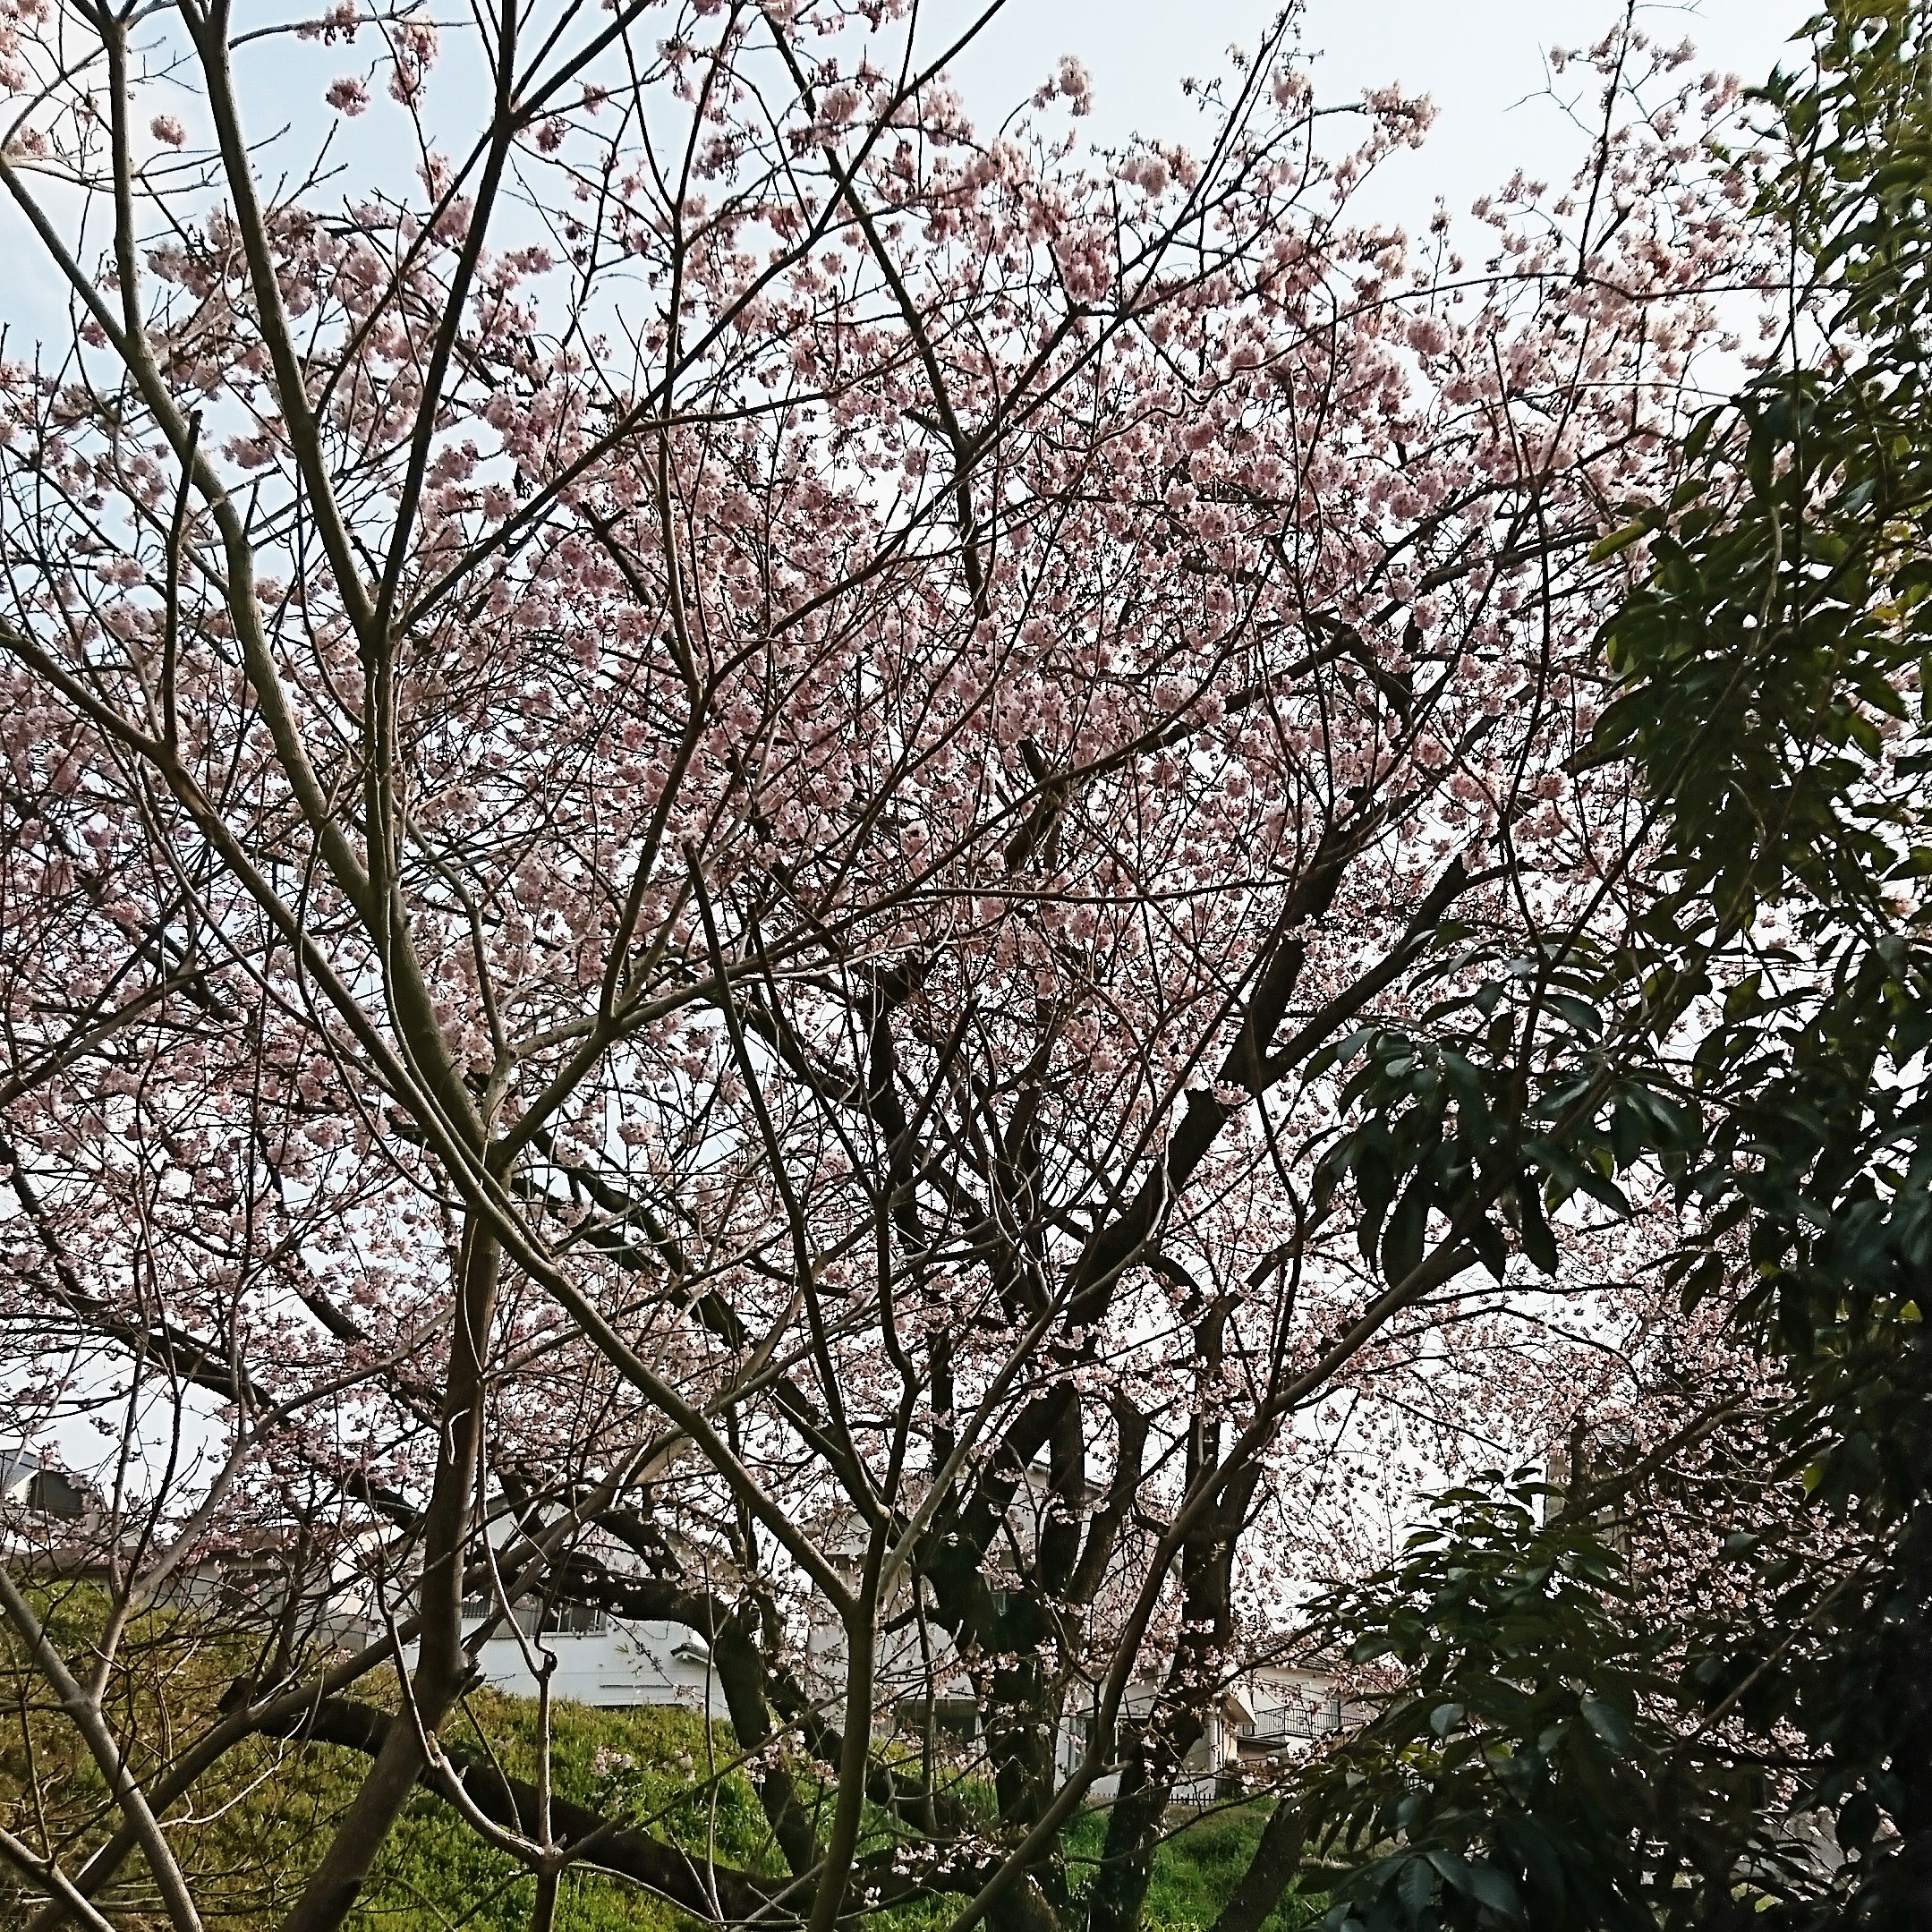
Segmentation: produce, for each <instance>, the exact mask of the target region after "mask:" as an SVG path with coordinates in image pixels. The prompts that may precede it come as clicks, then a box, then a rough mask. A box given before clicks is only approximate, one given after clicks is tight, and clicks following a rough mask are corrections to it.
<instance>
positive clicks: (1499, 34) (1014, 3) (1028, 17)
mask: <svg viewBox="0 0 1932 1932" xmlns="http://www.w3.org/2000/svg"><path fill="white" fill-rule="evenodd" d="M1278 4H1279V0H1008V5H1007V6H1006V8H1005V9H1004V11H1003V12H1002V13H1000V15H999V16H998V17H997V18H996V19H995V20H994V21H993V23H992V26H991V27H990V28H989V29H988V30H987V32H986V35H985V38H983V40H982V41H981V42H980V43H979V44H978V45H977V46H975V47H974V48H973V49H972V50H971V52H970V53H969V54H968V55H966V57H965V58H964V59H962V60H961V61H960V63H959V64H958V66H957V78H958V79H959V81H960V82H961V83H962V91H963V92H964V93H965V95H966V103H967V106H968V109H969V111H971V112H972V113H973V115H974V117H975V121H976V122H978V123H980V125H981V126H982V127H984V126H985V125H986V124H987V123H988V122H989V121H991V120H992V119H994V118H996V117H997V115H998V114H999V113H1000V111H1001V110H1002V109H1003V107H1004V106H1005V105H1006V104H1007V103H1008V102H1009V101H1012V100H1016V99H1018V98H1023V97H1024V96H1025V95H1026V93H1027V92H1029V91H1030V90H1031V89H1032V88H1033V87H1034V86H1036V85H1037V84H1038V82H1039V81H1041V80H1043V79H1044V78H1045V77H1046V75H1047V74H1049V73H1050V72H1051V71H1052V69H1053V66H1054V64H1055V63H1056V62H1057V61H1058V59H1059V56H1060V55H1062V54H1075V55H1078V56H1079V58H1080V59H1081V60H1082V61H1083V62H1085V64H1086V66H1087V69H1088V71H1089V72H1091V73H1092V74H1093V76H1094V82H1095V101H1094V115H1093V116H1092V119H1091V122H1090V123H1089V125H1090V126H1091V127H1092V129H1093V131H1094V136H1095V138H1096V139H1098V140H1101V141H1102V142H1111V141H1112V140H1118V139H1119V137H1120V136H1122V135H1124V134H1126V133H1128V132H1143V133H1148V134H1159V135H1162V136H1164V137H1166V138H1168V139H1175V140H1183V141H1186V140H1188V138H1189V137H1188V131H1189V129H1190V128H1191V127H1192V126H1193V124H1194V116H1193V111H1192V109H1191V108H1190V107H1189V106H1188V105H1187V102H1186V101H1185V100H1184V99H1183V98H1182V97H1181V93H1180V80H1181V77H1182V76H1183V75H1186V74H1194V75H1197V76H1202V77H1204V76H1206V75H1209V74H1211V73H1214V72H1220V71H1221V70H1222V69H1223V68H1224V66H1225V62H1224V58H1223V55H1224V53H1225V50H1226V48H1227V47H1229V45H1230V43H1232V44H1234V45H1237V46H1241V47H1254V46H1255V44H1256V42H1257V41H1258V40H1259V39H1260V38H1261V36H1262V34H1263V33H1264V31H1265V30H1266V29H1267V27H1268V25H1269V23H1270V21H1272V18H1273V17H1274V14H1275V13H1276V11H1277V8H1278ZM1816 10H1817V9H1816V0H1692V4H1667V0H1641V4H1639V5H1638V24H1639V25H1640V26H1641V27H1642V28H1643V29H1644V30H1646V31H1647V32H1648V33H1649V34H1650V36H1651V38H1653V39H1654V40H1656V41H1658V42H1660V43H1662V44H1664V45H1667V46H1672V47H1674V46H1675V45H1676V44H1677V43H1678V42H1679V41H1680V40H1682V39H1685V38H1689V39H1690V40H1693V41H1694V42H1696V44H1697V47H1698V60H1697V62H1695V63H1694V64H1692V67H1691V68H1690V70H1689V71H1690V72H1693V73H1702V72H1706V71H1707V70H1709V69H1713V68H1715V69H1716V70H1717V71H1719V72H1725V73H1736V74H1738V75H1739V76H1741V78H1742V79H1743V80H1744V81H1747V82H1752V83H1755V82H1757V81H1762V80H1763V79H1764V78H1765V76H1766V74H1768V73H1769V72H1770V71H1771V69H1772V67H1773V66H1774V65H1775V64H1776V63H1777V62H1778V60H1779V58H1780V56H1781V54H1782V53H1783V48H1784V46H1785V43H1786V42H1787V40H1788V38H1789V37H1790V36H1791V35H1792V33H1793V32H1794V31H1795V30H1797V28H1798V27H1799V26H1800V24H1801V23H1802V22H1803V21H1805V20H1806V19H1808V18H1809V16H1810V15H1811V14H1812V13H1814V12H1816ZM1622 13H1623V8H1622V6H1621V4H1619V0H1307V6H1306V13H1305V15H1304V19H1303V26H1302V30H1301V41H1302V46H1303V47H1304V48H1305V49H1306V51H1307V52H1309V53H1310V54H1318V55H1319V56H1320V57H1319V58H1318V59H1317V60H1316V61H1315V66H1314V72H1315V88H1316V92H1317V94H1318V95H1320V96H1321V97H1322V98H1323V99H1325V100H1329V101H1340V100H1343V99H1346V98H1348V97H1349V95H1350V94H1351V93H1352V92H1354V91H1355V90H1357V89H1360V88H1362V87H1364V86H1380V85H1386V84H1388V83H1390V82H1392V81H1399V82H1400V83H1401V85H1402V86H1403V88H1404V89H1406V90H1407V91H1409V92H1412V93H1426V94H1429V95H1432V96H1433V97H1434V100H1435V103H1436V106H1437V108H1438V110H1439V118H1438V119H1437V121H1436V123H1435V125H1434V127H1433V128H1432V129H1431V130H1430V132H1429V138H1428V143H1427V145H1426V148H1425V149H1423V150H1422V151H1421V152H1420V153H1419V154H1416V155H1412V156H1408V157H1403V158H1402V159H1401V161H1400V162H1399V163H1397V164H1392V169H1391V174H1390V178H1389V179H1388V181H1387V183H1385V184H1383V185H1382V187H1381V191H1380V193H1379V194H1378V197H1377V206H1376V212H1377V213H1379V214H1389V215H1392V216H1393V217H1395V218H1397V219H1400V220H1402V221H1403V222H1404V223H1405V225H1406V226H1409V229H1410V231H1411V233H1413V232H1415V230H1417V229H1418V228H1419V227H1420V226H1421V225H1422V223H1423V222H1424V221H1425V220H1426V218H1427V216H1428V213H1429V210H1430V209H1431V207H1432V206H1433V204H1434V199H1435V197H1436V196H1437V195H1442V196H1443V198H1444V199H1445V200H1447V201H1448V203H1449V207H1450V209H1451V213H1453V214H1458V215H1460V214H1465V213H1467V212H1468V205H1469V203H1470V202H1471V201H1473V200H1475V199H1476V198H1477V196H1478V195H1480V194H1484V193H1485V192H1487V191H1490V190H1491V189H1493V188H1495V187H1499V186H1500V185H1501V184H1502V183H1503V182H1505V181H1507V180H1508V179H1509V177H1510V175H1511V174H1512V173H1513V172H1514V171H1515V170H1516V169H1517V168H1518V167H1519V166H1520V167H1521V168H1522V169H1523V170H1524V172H1525V173H1526V174H1529V175H1530V176H1531V177H1532V178H1534V179H1538V180H1545V181H1551V182H1554V181H1558V180H1562V179H1567V178H1568V176H1569V174H1570V173H1571V172H1572V171H1573V169H1574V166H1575V163H1576V160H1577V159H1578V158H1579V156H1580V154H1581V152H1582V149H1581V146H1580V145H1579V136H1578V135H1577V133H1576V132H1575V130H1574V129H1573V128H1572V127H1571V126H1570V123H1568V121H1567V120H1566V119H1565V118H1564V116H1563V115H1562V113H1561V112H1560V111H1559V110H1558V109H1557V107H1556V106H1554V105H1553V103H1552V102H1551V101H1550V100H1548V99H1547V98H1541V97H1543V96H1544V94H1545V89H1547V88H1548V87H1549V86H1550V84H1551V83H1550V79H1549V76H1548V74H1547V72H1546V70H1545V66H1544V63H1543V50H1544V49H1545V47H1552V46H1558V47H1587V46H1589V45H1591V44H1592V43H1593V42H1595V41H1596V40H1598V39H1601V38H1602V37H1603V35H1604V32H1605V31H1606V30H1608V29H1609V28H1610V27H1611V26H1612V25H1613V23H1614V22H1615V21H1617V20H1619V19H1621V16H1622ZM1783 58H1784V60H1785V64H1787V65H1797V64H1799V62H1798V58H1797V55H1796V54H1795V52H1793V53H1792V54H1784V55H1783ZM1560 85H1562V83H1560ZM1587 88H1588V81H1587V77H1584V76H1579V75H1578V74H1577V73H1575V72H1572V73H1571V75H1570V78H1569V81H1568V83H1567V85H1562V91H1563V92H1564V94H1565V96H1566V97H1567V98H1575V97H1576V96H1578V95H1579V93H1584V92H1587ZM1384 198H1387V199H1384Z"/></svg>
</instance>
